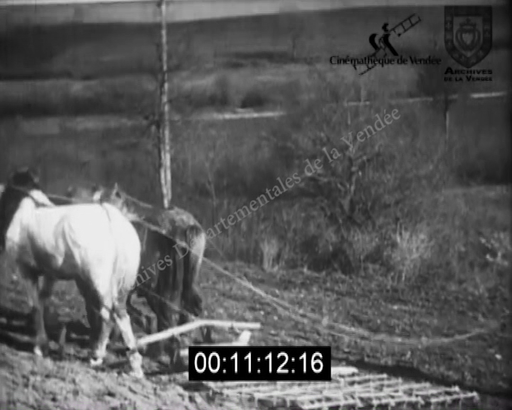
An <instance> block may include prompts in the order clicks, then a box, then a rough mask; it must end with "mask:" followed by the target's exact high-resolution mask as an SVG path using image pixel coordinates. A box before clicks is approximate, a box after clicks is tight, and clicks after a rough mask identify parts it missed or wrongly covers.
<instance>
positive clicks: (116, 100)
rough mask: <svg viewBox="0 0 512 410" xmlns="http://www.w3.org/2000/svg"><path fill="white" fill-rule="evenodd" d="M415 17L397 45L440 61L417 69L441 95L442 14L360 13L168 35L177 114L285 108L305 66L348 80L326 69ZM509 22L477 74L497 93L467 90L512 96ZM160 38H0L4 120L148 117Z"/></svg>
mask: <svg viewBox="0 0 512 410" xmlns="http://www.w3.org/2000/svg"><path fill="white" fill-rule="evenodd" d="M413 13H416V14H417V15H418V16H420V17H421V19H422V21H421V23H420V24H419V25H417V26H416V27H414V28H413V29H412V30H411V31H409V32H408V33H407V34H406V35H404V36H402V37H401V38H397V37H395V39H394V40H393V44H394V45H395V47H396V48H397V49H398V50H399V52H400V53H401V54H403V55H405V56H416V57H426V56H428V55H432V56H436V57H439V58H441V59H442V61H443V62H442V64H441V66H423V67H422V68H421V69H422V73H423V76H424V78H430V79H432V78H437V79H440V80H441V81H439V83H437V84H432V83H429V82H426V83H425V84H424V87H423V88H421V89H418V91H419V92H420V93H424V92H426V91H430V92H441V91H442V90H443V89H444V88H445V85H444V84H443V83H442V76H443V73H444V70H445V68H446V66H453V65H454V64H453V62H452V60H451V58H450V57H449V56H448V55H447V53H446V51H445V48H444V31H443V9H442V8H441V7H416V8H410V7H409V8H406V7H396V8H378V9H376V8H364V9H348V10H336V11H331V12H311V13H305V14H297V15H294V14H283V15H274V16H260V17H250V18H249V17H247V18H241V19H226V20H221V21H218V22H212V21H201V22H194V23H177V24H172V25H170V26H169V38H168V43H169V61H170V66H171V72H172V75H171V79H172V82H173V85H172V87H171V88H172V91H171V98H172V100H171V103H172V108H173V109H174V110H176V111H178V112H182V111H184V110H187V109H189V110H198V109H208V108H209V109H226V108H233V107H249V108H262V107H267V108H272V107H276V106H280V105H283V104H284V103H285V102H286V100H287V99H289V98H300V97H301V93H300V89H297V84H298V83H302V82H304V81H306V80H307V72H305V70H304V63H305V62H308V64H313V63H314V64H316V65H321V66H323V67H324V69H326V70H331V71H340V72H344V73H348V74H350V73H351V72H353V68H352V67H351V66H335V67H332V66H329V64H328V61H329V58H330V57H331V56H332V55H341V56H346V55H350V56H366V55H368V54H370V53H371V52H372V50H373V49H372V48H371V46H370V45H369V43H368V37H369V36H370V34H371V33H378V32H380V30H381V26H382V24H383V23H384V22H388V23H389V24H390V25H393V24H396V23H398V22H400V21H402V20H403V19H405V18H406V17H408V16H410V15H411V14H413ZM506 15H507V14H506V8H504V7H501V8H500V7H495V9H494V15H493V16H494V17H493V18H494V20H493V50H492V52H491V53H490V55H489V56H488V57H487V58H486V59H485V60H484V62H482V63H481V64H480V65H478V66H477V67H475V68H485V69H489V68H491V69H492V70H493V74H494V76H493V81H492V83H490V84H487V83H483V84H482V83H473V84H471V85H468V84H464V89H465V90H468V89H469V88H470V87H471V89H472V90H475V91H476V90H482V89H494V90H502V89H504V88H507V86H508V83H507V81H508V73H509V60H508V58H507V47H508V38H509V28H508V24H507V23H506V20H505V16H506ZM356 21H357V22H361V21H364V24H359V23H358V24H354V22H356ZM158 38H159V33H158V27H156V26H151V25H128V24H125V25H122V24H111V25H94V24H82V25H59V26H40V27H38V26H29V27H25V28H19V29H16V30H14V31H8V32H6V33H2V34H0V53H1V55H0V115H3V116H11V115H51V114H52V113H53V114H58V115H88V114H96V113H102V114H106V113H125V114H130V115H135V114H140V113H148V112H152V111H153V110H154V104H155V96H154V90H155V88H156V77H155V73H156V72H157V67H158V58H157V47H156V46H157V42H158ZM255 39H257V40H256V41H255ZM1 80H3V81H1ZM12 80H18V81H14V82H13V81H12ZM27 80H28V82H27ZM451 87H452V88H453V87H455V91H460V89H461V87H460V84H453V85H452V86H451ZM356 96H357V95H356Z"/></svg>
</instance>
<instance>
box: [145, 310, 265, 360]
mask: <svg viewBox="0 0 512 410" xmlns="http://www.w3.org/2000/svg"><path fill="white" fill-rule="evenodd" d="M201 327H217V328H224V329H233V330H242V332H241V333H240V334H239V336H238V338H237V339H235V340H233V341H231V342H223V343H216V344H203V345H201V346H248V345H249V340H250V338H251V331H252V330H258V329H260V328H261V324H260V323H256V322H233V321H230V320H211V319H199V320H196V321H193V322H190V323H186V324H184V325H181V326H176V327H173V328H170V329H167V330H163V331H161V332H158V333H153V334H151V335H147V336H143V337H141V338H140V339H139V340H138V341H137V349H141V348H145V347H146V346H147V345H149V344H152V343H156V342H159V341H161V340H166V339H169V338H171V337H173V336H178V335H181V334H183V333H188V332H191V331H193V330H196V329H199V328H201ZM180 355H181V357H188V348H185V349H181V350H180Z"/></svg>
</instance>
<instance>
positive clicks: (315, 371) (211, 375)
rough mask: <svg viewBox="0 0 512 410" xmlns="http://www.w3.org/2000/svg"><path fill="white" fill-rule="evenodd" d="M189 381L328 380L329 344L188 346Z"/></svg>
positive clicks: (329, 375)
mask: <svg viewBox="0 0 512 410" xmlns="http://www.w3.org/2000/svg"><path fill="white" fill-rule="evenodd" d="M188 372H189V380H190V381H330V380H331V347H330V346H190V347H189V364H188Z"/></svg>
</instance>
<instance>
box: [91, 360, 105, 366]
mask: <svg viewBox="0 0 512 410" xmlns="http://www.w3.org/2000/svg"><path fill="white" fill-rule="evenodd" d="M89 363H90V364H91V366H92V367H98V366H101V365H102V364H103V359H102V358H92V359H90V360H89Z"/></svg>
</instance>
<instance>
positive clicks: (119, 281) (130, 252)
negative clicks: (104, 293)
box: [101, 203, 141, 302]
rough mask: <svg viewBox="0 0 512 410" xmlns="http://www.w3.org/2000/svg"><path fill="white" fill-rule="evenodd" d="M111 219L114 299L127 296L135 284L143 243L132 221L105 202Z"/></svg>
mask: <svg viewBox="0 0 512 410" xmlns="http://www.w3.org/2000/svg"><path fill="white" fill-rule="evenodd" d="M101 206H102V207H103V209H105V211H106V213H107V216H108V218H109V220H110V229H111V232H112V236H113V240H114V244H115V247H116V248H115V258H114V266H113V272H112V276H111V280H112V283H111V285H112V286H111V289H112V292H113V294H112V296H113V301H114V302H116V301H118V300H119V296H120V294H122V295H123V297H124V296H127V295H128V293H129V291H130V290H131V289H132V288H133V286H134V285H135V282H136V280H137V274H138V271H139V265H140V253H141V244H140V239H139V236H138V234H137V231H135V228H134V227H133V225H132V224H131V223H130V221H129V220H128V219H127V218H126V217H125V216H124V215H123V214H122V213H121V212H120V211H119V210H118V209H117V208H116V207H114V206H112V205H110V204H108V203H103V204H101Z"/></svg>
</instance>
